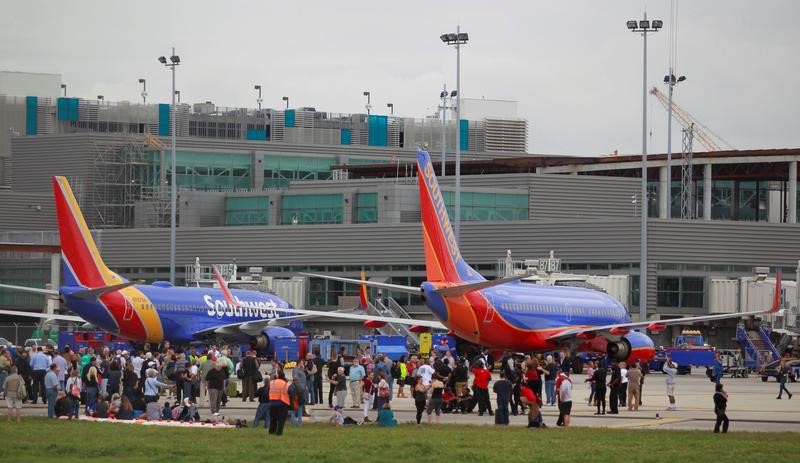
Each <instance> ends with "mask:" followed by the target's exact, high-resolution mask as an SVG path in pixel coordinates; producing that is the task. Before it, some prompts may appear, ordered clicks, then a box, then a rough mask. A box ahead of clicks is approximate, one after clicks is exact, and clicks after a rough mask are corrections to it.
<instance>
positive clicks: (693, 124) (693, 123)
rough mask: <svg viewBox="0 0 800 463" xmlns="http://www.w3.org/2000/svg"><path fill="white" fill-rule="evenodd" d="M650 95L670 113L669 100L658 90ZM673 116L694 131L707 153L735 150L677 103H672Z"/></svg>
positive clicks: (696, 138) (686, 127)
mask: <svg viewBox="0 0 800 463" xmlns="http://www.w3.org/2000/svg"><path fill="white" fill-rule="evenodd" d="M650 94H651V95H654V96H655V97H656V98H657V99H658V101H660V102H661V104H662V105H664V108H666V109H667V111H669V98H667V97H666V96H665V95H664V94H663V93H661V92H660V91H659V90H658V88H656V87H653V89H652V90H650ZM672 116H673V117H674V118H675V120H676V121H678V123H680V124H681V126H683V128H684V129H689V128H691V129H692V132H693V135H694V139H695V140H697V141H699V142H700V143H701V144H702V145H703V146H704V147H705V148H706V151H725V150H732V149H734V148H733V147H732V146H731V145H730V144H729V143H728V142H726V141H725V140H723V139H722V137H720V136H719V135H717V134H715V133H714V132H712V131H711V129H709V128H708V127H706V126H705V125H703V124H702V123H701V122H700V121H698V120H697V119H695V118H694V117H693V116H692V115H691V114H689V112H688V111H685V110H684V109H683V108H681V107H680V106H678V105H677V104H675V101H673V102H672ZM712 135H713V137H712ZM720 145H723V146H720Z"/></svg>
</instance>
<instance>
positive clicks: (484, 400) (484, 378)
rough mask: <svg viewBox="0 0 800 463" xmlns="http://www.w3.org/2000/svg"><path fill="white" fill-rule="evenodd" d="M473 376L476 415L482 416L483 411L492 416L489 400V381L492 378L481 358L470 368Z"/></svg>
mask: <svg viewBox="0 0 800 463" xmlns="http://www.w3.org/2000/svg"><path fill="white" fill-rule="evenodd" d="M472 374H473V375H474V376H475V378H474V379H473V380H472V390H473V394H474V396H475V400H476V401H477V402H478V415H479V416H483V413H484V412H485V411H488V412H489V416H494V412H493V411H492V403H491V402H490V401H489V381H491V380H492V373H491V372H490V371H489V370H487V369H486V366H485V365H484V363H483V360H478V362H477V363H475V366H474V367H473V368H472Z"/></svg>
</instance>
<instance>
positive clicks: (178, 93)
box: [175, 90, 181, 104]
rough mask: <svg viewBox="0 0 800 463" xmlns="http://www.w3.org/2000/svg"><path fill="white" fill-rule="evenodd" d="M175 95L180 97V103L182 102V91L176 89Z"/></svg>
mask: <svg viewBox="0 0 800 463" xmlns="http://www.w3.org/2000/svg"><path fill="white" fill-rule="evenodd" d="M175 97H177V98H178V104H181V91H180V90H175Z"/></svg>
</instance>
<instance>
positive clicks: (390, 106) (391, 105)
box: [386, 103, 394, 116]
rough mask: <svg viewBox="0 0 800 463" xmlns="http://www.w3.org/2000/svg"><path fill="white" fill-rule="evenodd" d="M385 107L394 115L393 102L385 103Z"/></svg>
mask: <svg viewBox="0 0 800 463" xmlns="http://www.w3.org/2000/svg"><path fill="white" fill-rule="evenodd" d="M386 107H387V108H389V114H390V115H392V116H394V103H386Z"/></svg>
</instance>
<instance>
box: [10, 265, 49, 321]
mask: <svg viewBox="0 0 800 463" xmlns="http://www.w3.org/2000/svg"><path fill="white" fill-rule="evenodd" d="M49 281H50V268H49V267H48V268H0V283H3V284H7V285H15V286H27V287H30V288H44V287H45V284H46V283H48V282H49ZM45 303H46V302H45V296H43V295H41V294H34V293H25V292H21V291H13V290H10V289H3V288H0V307H2V308H5V309H20V308H37V309H39V310H40V311H41V308H42V307H43V306H44V305H45Z"/></svg>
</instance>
